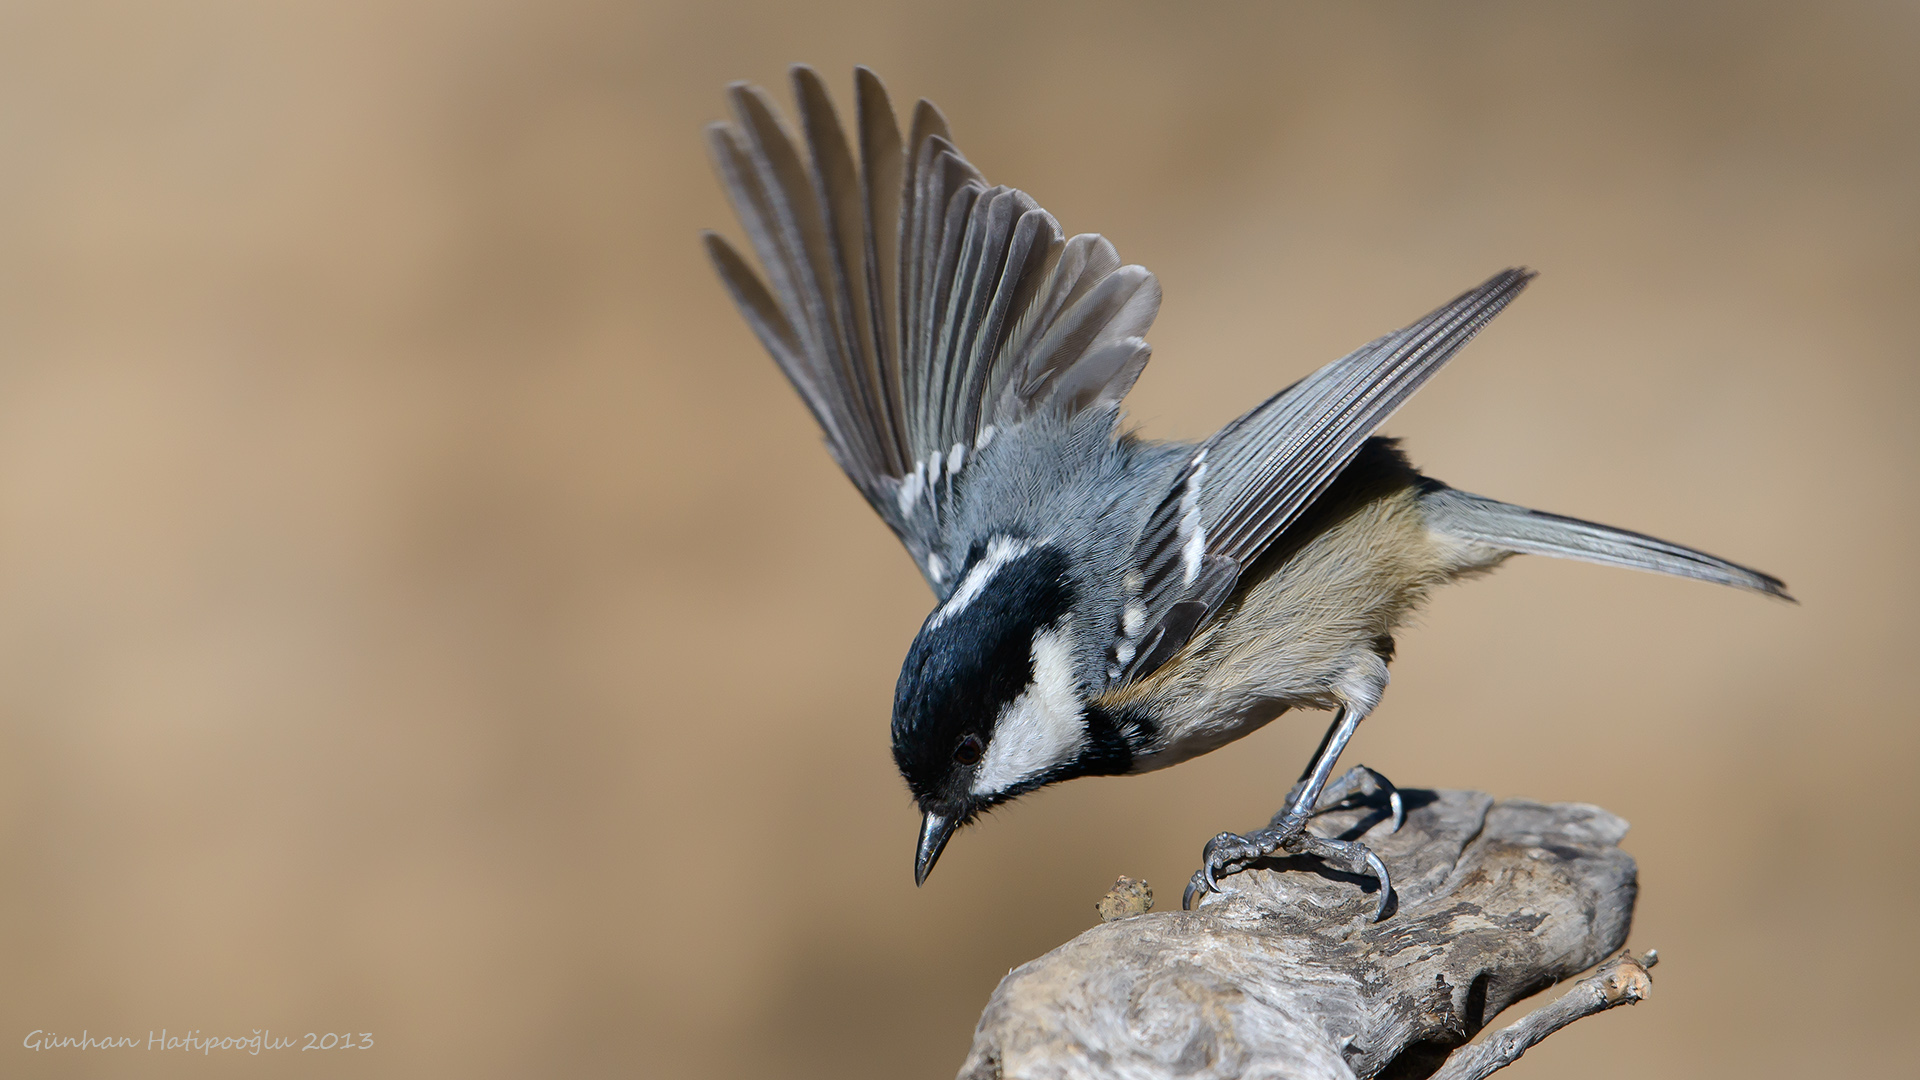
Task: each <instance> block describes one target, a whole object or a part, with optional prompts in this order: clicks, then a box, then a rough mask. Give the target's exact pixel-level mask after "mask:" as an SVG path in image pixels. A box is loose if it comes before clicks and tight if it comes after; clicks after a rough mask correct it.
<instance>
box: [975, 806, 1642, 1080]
mask: <svg viewBox="0 0 1920 1080" xmlns="http://www.w3.org/2000/svg"><path fill="white" fill-rule="evenodd" d="M1403 795H1404V797H1405V799H1406V807H1407V820H1406V824H1405V826H1404V827H1402V828H1401V829H1400V830H1399V831H1398V832H1389V831H1388V830H1389V828H1390V825H1388V824H1387V814H1386V812H1385V810H1384V809H1379V808H1358V809H1350V810H1342V811H1336V812H1333V813H1329V814H1325V815H1323V816H1321V817H1320V818H1319V819H1317V820H1316V823H1315V826H1314V828H1315V831H1317V832H1320V833H1321V834H1323V835H1328V836H1340V837H1343V838H1348V839H1352V838H1363V839H1364V840H1365V842H1366V843H1367V844H1368V845H1369V846H1370V847H1372V848H1373V850H1374V851H1375V852H1376V853H1378V854H1379V856H1380V858H1381V859H1382V860H1383V861H1384V862H1385V863H1386V865H1387V868H1388V870H1389V871H1390V872H1391V874H1392V876H1393V882H1394V889H1395V894H1396V901H1395V905H1394V907H1393V908H1392V909H1390V911H1389V913H1388V916H1387V918H1386V919H1385V920H1384V921H1381V922H1377V923H1376V922H1373V921H1371V916H1372V913H1373V910H1374V906H1375V885H1374V883H1373V882H1372V881H1371V880H1368V879H1363V878H1357V877H1354V876H1352V875H1348V874H1344V873H1340V872H1337V871H1332V870H1328V869H1326V868H1324V867H1322V866H1321V865H1320V864H1319V863H1318V862H1317V861H1315V860H1312V859H1309V858H1295V859H1276V860H1269V861H1265V862H1261V863H1256V864H1255V865H1254V867H1253V868H1251V869H1249V870H1246V871H1244V872H1242V873H1239V874H1235V875H1233V876H1231V877H1228V878H1226V879H1224V880H1223V886H1224V887H1225V888H1226V889H1227V890H1229V891H1228V892H1224V893H1220V894H1215V895H1211V896H1208V897H1206V898H1205V899H1204V900H1203V901H1202V902H1201V903H1200V905H1199V906H1198V908H1197V909H1196V910H1194V911H1164V912H1148V913H1145V914H1138V915H1132V916H1130V917H1122V918H1117V919H1116V920H1115V921H1112V922H1106V923H1102V924H1101V925H1099V926H1095V927H1093V928H1092V929H1090V930H1088V931H1087V932H1085V933H1083V934H1081V935H1080V936H1079V937H1077V938H1075V939H1073V940H1072V941H1070V942H1068V943H1066V944H1065V945H1062V946H1061V947H1059V948H1057V949H1055V950H1053V951H1052V952H1050V953H1048V954H1046V955H1045V956H1042V957H1040V958H1039V959H1037V960H1034V961H1031V962H1030V963H1027V964H1024V965H1022V966H1021V967H1019V968H1017V969H1015V970H1014V971H1013V972H1012V973H1010V974H1009V975H1008V976H1007V977H1006V978H1005V979H1003V980H1002V981H1001V983H1000V985H999V987H998V988H997V989H996V990H995V991H994V993H993V996H992V998H991V999H990V1000H989V1001H988V1003H987V1008H986V1011H985V1012H984V1013H983V1014H982V1016H981V1018H980V1024H979V1026H978V1028H977V1029H976V1031H975V1033H974V1041H973V1048H972V1051H971V1052H970V1053H969V1055H968V1057H967V1061H966V1064H965V1065H964V1066H963V1067H962V1068H961V1071H960V1077H961V1080H1002V1078H1006V1080H1011V1078H1016V1077H1017V1078H1021V1080H1047V1078H1055V1077H1059V1078H1065V1077H1083V1076H1113V1077H1137V1078H1142V1080H1145V1078H1155V1077H1174V1076H1179V1077H1184V1078H1194V1080H1200V1078H1213V1077H1288V1078H1294V1080H1354V1078H1356V1077H1361V1078H1365V1077H1389V1078H1394V1080H1401V1078H1418V1077H1428V1076H1433V1075H1435V1073H1436V1071H1437V1070H1440V1069H1441V1068H1442V1066H1443V1065H1448V1064H1449V1062H1448V1056H1449V1054H1450V1053H1452V1052H1453V1051H1454V1049H1455V1048H1456V1047H1460V1046H1461V1045H1462V1044H1464V1043H1466V1041H1467V1040H1468V1039H1470V1038H1472V1037H1473V1036H1474V1034H1475V1033H1477V1032H1478V1031H1479V1030H1480V1029H1481V1028H1482V1027H1483V1026H1485V1024H1486V1023H1487V1021H1488V1020H1490V1019H1491V1018H1492V1017H1493V1016H1495V1015H1496V1014H1498V1013H1499V1012H1500V1011H1501V1010H1503V1009H1505V1008H1506V1007H1507V1006H1509V1005H1512V1004H1513V1003H1515V1002H1517V1001H1519V1000H1521V999H1523V998H1525V997H1528V996H1529V995H1532V994H1534V993H1537V992H1538V991H1540V990H1543V989H1545V988H1547V987H1549V986H1552V985H1553V984H1555V983H1557V982H1560V981H1562V980H1565V979H1567V978H1570V977H1571V976H1573V975H1576V974H1578V973H1579V972H1582V971H1585V970H1587V969H1588V968H1591V967H1593V966H1594V965H1595V964H1598V963H1600V962H1601V961H1603V960H1605V959H1607V958H1608V956H1609V955H1611V954H1613V953H1614V952H1616V951H1618V950H1619V949H1620V947H1621V946H1622V945H1623V944H1624V943H1625V941H1626V937H1627V931H1628V928H1629V926H1630V924H1631V921H1632V916H1633V903H1634V895H1635V871H1634V863H1633V858H1632V857H1631V856H1629V855H1627V854H1626V853H1625V852H1623V851H1621V850H1620V849H1619V848H1618V847H1617V846H1616V845H1617V844H1618V843H1619V841H1620V838H1621V837H1622V836H1624V835H1625V834H1626V831H1627V824H1626V822H1624V821H1622V820H1621V819H1620V818H1618V817H1615V816H1614V815H1612V814H1610V813H1608V812H1606V811H1605V810H1602V809H1600V808H1598V807H1594V806H1586V805H1580V804H1568V803H1562V804H1556V805H1547V804H1543V803H1536V802H1527V801H1522V800H1510V801H1506V802H1498V803H1496V802H1495V801H1494V800H1493V799H1492V798H1491V797H1490V796H1487V795H1483V794H1480V793H1478V792H1466V791H1421V790H1406V791H1404V792H1403ZM1623 959H1630V958H1623ZM1618 967H1619V965H1618V963H1616V964H1614V965H1609V969H1610V970H1611V975H1610V976H1609V979H1607V980H1602V984H1604V985H1602V989H1601V990H1599V991H1598V992H1586V993H1585V996H1583V997H1577V998H1576V995H1580V994H1581V993H1582V992H1583V991H1582V990H1576V991H1575V992H1574V993H1573V994H1569V995H1568V996H1567V998H1565V999H1563V1000H1562V1001H1561V1002H1558V1003H1556V1004H1555V1005H1554V1006H1550V1007H1549V1009H1555V1008H1557V1009H1560V1013H1558V1014H1556V1015H1555V1016H1554V1017H1553V1018H1552V1019H1553V1022H1551V1023H1549V1022H1547V1021H1546V1020H1544V1019H1543V1021H1542V1022H1541V1023H1539V1024H1535V1025H1533V1026H1532V1027H1531V1028H1525V1029H1524V1030H1521V1029H1522V1027H1523V1025H1524V1024H1525V1023H1526V1022H1525V1021H1523V1022H1522V1025H1515V1028H1513V1029H1508V1031H1504V1032H1501V1033H1500V1035H1499V1036H1496V1040H1498V1039H1506V1040H1507V1042H1506V1043H1505V1044H1503V1047H1504V1048H1503V1049H1502V1050H1501V1051H1500V1052H1499V1053H1497V1054H1491V1055H1490V1054H1484V1053H1482V1054H1479V1055H1478V1057H1476V1058H1474V1060H1472V1061H1468V1060H1467V1056H1469V1055H1474V1054H1476V1053H1478V1052H1479V1051H1482V1050H1483V1049H1484V1047H1483V1046H1474V1047H1469V1048H1467V1049H1465V1050H1463V1051H1462V1057H1461V1060H1459V1061H1456V1062H1454V1063H1452V1064H1453V1065H1456V1066H1458V1068H1454V1069H1450V1072H1449V1074H1450V1075H1460V1076H1467V1075H1474V1076H1484V1075H1486V1073H1487V1072H1491V1071H1492V1070H1493V1069H1497V1068H1500V1067H1501V1066H1503V1065H1505V1064H1508V1063H1510V1062H1511V1061H1512V1060H1513V1059H1514V1058H1517V1057H1518V1056H1519V1052H1520V1051H1523V1050H1524V1049H1525V1048H1526V1047H1527V1046H1531V1045H1532V1044H1533V1042H1536V1041H1538V1039H1539V1038H1543V1037H1545V1035H1546V1034H1548V1033H1550V1032H1551V1031H1553V1030H1557V1029H1558V1027H1560V1026H1564V1024H1565V1023H1569V1022H1571V1021H1572V1020H1573V1019H1577V1018H1578V1017H1579V1016H1584V1015H1588V1014H1590V1013H1591V1012H1596V1011H1600V1010H1601V1009H1604V1008H1608V1007H1611V1005H1613V1004H1618V1003H1621V1002H1623V1001H1630V1000H1638V999H1639V998H1640V997H1642V996H1644V995H1645V979H1646V972H1645V969H1644V967H1641V966H1639V965H1638V964H1637V963H1635V964H1634V967H1633V970H1632V971H1631V972H1626V973H1625V974H1622V973H1621V972H1620V971H1619V970H1613V969H1617V968H1618ZM1636 972H1637V975H1636V974H1635V973H1636ZM1602 974H1608V973H1607V972H1603V973H1602ZM1599 978H1600V976H1596V979H1599ZM1623 980H1624V981H1623ZM1636 980H1637V981H1636ZM1588 981H1589V982H1593V981H1594V980H1588ZM1629 984H1630V985H1631V988H1632V991H1631V993H1629V992H1627V991H1624V990H1622V991H1620V992H1618V993H1614V992H1612V991H1610V990H1607V989H1606V987H1616V988H1617V987H1618V986H1625V985H1629ZM1597 985H1600V984H1597ZM1582 987H1583V988H1585V987H1586V984H1585V983H1583V984H1582ZM1569 1002H1571V1004H1569ZM1547 1011H1548V1010H1541V1012H1542V1013H1546V1012H1547ZM1531 1019H1532V1018H1531V1017H1530V1018H1529V1020H1531ZM1491 1041H1494V1040H1490V1042H1491ZM1489 1066H1490V1067H1489ZM1482 1069H1485V1071H1484V1072H1483V1071H1480V1070H1482Z"/></svg>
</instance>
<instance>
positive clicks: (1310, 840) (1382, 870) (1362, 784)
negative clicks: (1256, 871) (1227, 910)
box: [1180, 765, 1406, 922]
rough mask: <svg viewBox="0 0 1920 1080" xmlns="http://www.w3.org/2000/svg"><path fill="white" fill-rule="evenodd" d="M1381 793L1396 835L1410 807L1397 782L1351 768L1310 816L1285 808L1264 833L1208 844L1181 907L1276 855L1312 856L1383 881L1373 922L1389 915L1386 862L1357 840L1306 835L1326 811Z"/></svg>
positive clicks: (1227, 836) (1364, 769) (1224, 837)
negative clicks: (1226, 876) (1310, 823)
mask: <svg viewBox="0 0 1920 1080" xmlns="http://www.w3.org/2000/svg"><path fill="white" fill-rule="evenodd" d="M1382 794H1384V795H1385V796H1386V801H1387V805H1388V809H1389V813H1391V815H1392V818H1393V828H1394V831H1396V832H1397V831H1398V830H1399V828H1400V826H1401V824H1403V823H1404V822H1405V821H1406V809H1405V806H1404V804H1403V803H1402V801H1401V798H1400V792H1399V790H1398V789H1397V788H1395V787H1394V786H1393V782H1392V781H1390V780H1388V779H1387V778H1386V777H1384V776H1382V775H1380V774H1379V773H1377V772H1374V771H1373V770H1372V769H1369V768H1367V767H1366V766H1364V765H1357V766H1355V767H1353V768H1352V769H1349V770H1348V771H1347V773H1346V775H1344V776H1342V777H1341V778H1340V779H1338V780H1336V781H1334V782H1333V783H1331V784H1328V785H1327V787H1326V790H1325V791H1323V792H1322V793H1321V797H1320V799H1319V800H1318V802H1317V805H1316V808H1315V809H1314V811H1313V813H1312V814H1301V813H1296V812H1294V811H1292V810H1290V809H1289V810H1282V811H1281V812H1280V813H1279V814H1276V815H1275V816H1274V819H1273V821H1272V823H1271V824H1269V825H1268V826H1267V827H1266V828H1264V829H1255V830H1254V831H1252V832H1250V833H1247V834H1246V835H1244V836H1242V835H1240V834H1239V833H1230V832H1229V833H1221V834H1220V835H1219V836H1216V837H1214V838H1213V839H1212V840H1209V841H1207V847H1206V851H1205V852H1204V853H1203V855H1202V856H1201V864H1200V869H1199V870H1198V871H1196V872H1195V873H1194V875H1193V880H1192V881H1190V882H1188V883H1187V890H1186V893H1185V895H1183V896H1182V897H1181V900H1180V906H1181V907H1183V908H1187V909H1189V910H1190V909H1192V907H1193V903H1194V900H1195V899H1196V898H1197V897H1198V896H1199V895H1200V894H1201V893H1202V892H1203V891H1204V892H1219V891H1220V884H1219V878H1220V877H1221V876H1222V875H1224V874H1235V873H1238V872H1240V871H1242V870H1245V869H1246V868H1247V867H1248V866H1251V865H1252V864H1253V863H1254V862H1256V861H1258V860H1260V859H1264V858H1266V857H1268V856H1270V855H1273V854H1276V853H1285V854H1287V855H1312V856H1314V857H1316V858H1318V859H1319V860H1320V861H1321V862H1323V863H1326V864H1327V865H1329V866H1331V867H1333V868H1335V869H1337V870H1344V871H1346V872H1348V873H1350V874H1358V875H1360V876H1363V877H1371V878H1373V879H1375V880H1376V881H1378V882H1379V883H1380V904H1379V906H1378V907H1377V908H1376V909H1375V910H1374V913H1373V918H1374V921H1375V922H1378V921H1380V920H1381V919H1383V918H1385V917H1386V914H1387V905H1388V904H1389V903H1391V902H1392V899H1393V881H1392V879H1391V877H1390V876H1389V875H1388V874H1387V867H1386V864H1385V863H1383V862H1381V861H1380V857H1379V856H1378V855H1375V854H1374V853H1373V851H1372V850H1371V849H1369V848H1368V847H1367V846H1366V845H1365V844H1362V843H1360V842H1359V841H1356V840H1334V839H1330V838H1328V837H1324V836H1316V835H1314V834H1313V833H1310V832H1308V831H1307V822H1308V821H1309V820H1310V819H1311V818H1312V817H1313V816H1314V815H1317V814H1320V813H1324V812H1325V811H1328V810H1332V809H1336V808H1338V807H1340V806H1342V805H1346V804H1348V803H1350V802H1353V801H1361V800H1364V801H1373V800H1376V799H1378V798H1379V797H1380V796H1381V795H1382ZM1292 795H1293V798H1290V799H1289V800H1288V803H1289V805H1290V806H1291V804H1292V802H1293V801H1294V799H1297V798H1298V796H1299V786H1298V785H1295V790H1294V792H1293V793H1292Z"/></svg>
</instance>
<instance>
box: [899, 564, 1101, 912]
mask: <svg viewBox="0 0 1920 1080" xmlns="http://www.w3.org/2000/svg"><path fill="white" fill-rule="evenodd" d="M1070 570H1071V566H1070V563H1069V560H1068V556H1067V553H1066V552H1065V551H1064V550H1063V549H1061V548H1060V547H1058V546H1055V545H1051V544H1047V543H1044V542H1037V541H1028V540H1023V539H1019V538H1015V537H1010V536H996V537H994V538H992V539H991V540H989V541H987V542H986V543H984V544H977V545H975V547H974V549H973V551H972V552H971V553H970V555H969V556H968V559H967V562H966V564H965V566H963V567H962V569H961V572H960V575H959V584H957V585H956V586H955V587H954V590H953V592H952V594H950V595H949V596H948V598H947V600H946V602H945V603H943V604H942V605H941V606H940V607H939V609H938V610H936V611H934V613H933V614H932V615H930V616H928V617H927V622H926V625H925V626H923V627H921V629H920V634H919V636H918V637H916V638H915V639H914V642H913V648H912V649H911V650H909V651H908V653H907V660H906V664H905V665H904V666H903V667H902V668H901V671H900V683H899V687H898V689H897V690H896V691H895V694H894V701H893V758H894V761H895V763H897V764H898V765H899V766H900V773H901V775H902V776H904V777H905V778H906V781H907V787H908V788H909V789H910V790H911V791H912V792H913V797H914V800H915V801H916V802H917V803H918V804H919V807H920V811H921V813H922V814H923V815H924V818H923V820H922V825H921V830H920V842H919V844H918V845H917V847H916V849H915V852H914V864H913V876H914V882H915V883H916V884H918V883H920V882H923V881H925V880H926V877H927V874H928V872H929V871H931V870H932V869H933V864H934V862H935V860H937V859H939V857H940V852H941V850H942V849H944V848H945V847H946V844H947V840H948V838H950V837H951V836H952V835H953V832H954V830H956V829H958V828H959V827H960V826H962V825H965V824H967V823H968V822H970V821H972V820H973V819H974V818H975V817H976V816H977V815H979V814H980V813H981V812H982V811H984V810H987V809H989V808H991V807H993V806H996V805H998V804H1000V803H1003V802H1006V801H1007V800H1008V799H1011V798H1014V797H1015V796H1018V795H1022V794H1025V793H1026V792H1029V791H1032V790H1034V789H1035V788H1039V787H1042V786H1045V785H1047V784H1051V783H1055V782H1057V781H1060V780H1067V779H1071V778H1073V777H1076V776H1084V775H1086V774H1088V773H1091V772H1113V771H1119V770H1118V769H1116V768H1114V767H1113V764H1114V763H1113V758H1114V755H1115V753H1116V752H1118V753H1120V754H1122V755H1124V754H1125V751H1124V750H1118V751H1116V748H1115V747H1114V746H1113V745H1112V742H1113V740H1112V739H1110V738H1103V737H1102V735H1103V734H1105V733H1104V732H1102V731H1101V730H1099V729H1100V728H1101V727H1103V726H1104V725H1090V724H1089V706H1088V701H1087V699H1088V694H1089V690H1088V688H1089V686H1090V685H1091V672H1090V671H1083V670H1081V669H1082V668H1084V667H1089V666H1090V665H1088V664H1087V663H1086V662H1085V661H1084V660H1083V659H1082V655H1081V654H1082V653H1083V652H1084V651H1085V650H1082V649H1080V648H1077V647H1076V646H1077V643H1076V642H1075V640H1074V630H1073V627H1074V623H1075V619H1074V613H1075V604H1076V601H1077V599H1078V597H1077V595H1076V590H1075V586H1074V583H1073V580H1072V576H1071V574H1070ZM1096 655H1097V654H1096Z"/></svg>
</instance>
